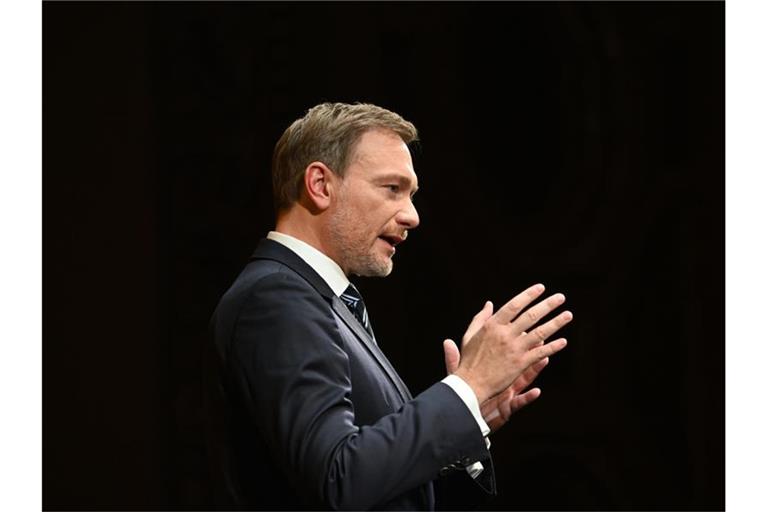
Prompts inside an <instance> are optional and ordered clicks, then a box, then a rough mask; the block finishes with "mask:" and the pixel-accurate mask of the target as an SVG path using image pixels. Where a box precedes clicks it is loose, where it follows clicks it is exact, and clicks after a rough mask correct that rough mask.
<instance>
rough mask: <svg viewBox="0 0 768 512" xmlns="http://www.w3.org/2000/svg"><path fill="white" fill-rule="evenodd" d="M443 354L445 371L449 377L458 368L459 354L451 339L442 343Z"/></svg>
mask: <svg viewBox="0 0 768 512" xmlns="http://www.w3.org/2000/svg"><path fill="white" fill-rule="evenodd" d="M443 352H444V353H445V371H446V372H448V375H450V374H452V373H453V372H455V371H456V370H457V369H458V368H459V361H460V360H461V353H459V347H457V346H456V343H455V342H454V341H453V340H451V339H447V340H445V341H444V342H443Z"/></svg>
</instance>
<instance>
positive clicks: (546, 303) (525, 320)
mask: <svg viewBox="0 0 768 512" xmlns="http://www.w3.org/2000/svg"><path fill="white" fill-rule="evenodd" d="M563 302H565V295H563V294H562V293H556V294H554V295H551V296H550V297H547V299H546V300H543V301H541V302H539V303H538V304H536V305H535V306H531V307H530V308H528V310H526V311H525V313H522V314H521V315H520V316H518V317H517V318H516V319H515V321H514V322H512V328H513V329H514V331H513V332H515V333H523V332H525V330H526V329H528V328H529V327H532V326H534V325H536V324H537V323H538V322H539V320H541V319H542V318H544V317H545V316H547V315H548V314H549V313H550V312H551V311H552V310H554V309H555V308H556V307H558V306H560V305H561V304H562V303H563Z"/></svg>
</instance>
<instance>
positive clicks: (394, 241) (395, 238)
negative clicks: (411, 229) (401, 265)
mask: <svg viewBox="0 0 768 512" xmlns="http://www.w3.org/2000/svg"><path fill="white" fill-rule="evenodd" d="M379 240H382V241H383V242H384V243H385V244H387V245H388V246H389V247H390V248H391V249H392V252H394V251H395V247H396V246H397V245H398V244H399V243H401V242H402V241H403V240H405V238H403V237H401V236H399V235H379Z"/></svg>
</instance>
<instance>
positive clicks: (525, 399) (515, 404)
mask: <svg viewBox="0 0 768 512" xmlns="http://www.w3.org/2000/svg"><path fill="white" fill-rule="evenodd" d="M540 396H541V390H540V389H539V388H533V389H530V390H528V391H526V392H525V393H523V394H522V395H517V396H516V397H514V398H512V400H510V401H509V414H510V415H512V414H514V413H516V412H517V411H519V410H520V409H522V408H523V407H525V406H526V405H528V404H530V403H531V402H533V401H534V400H536V399H537V398H539V397H540ZM507 419H509V416H507Z"/></svg>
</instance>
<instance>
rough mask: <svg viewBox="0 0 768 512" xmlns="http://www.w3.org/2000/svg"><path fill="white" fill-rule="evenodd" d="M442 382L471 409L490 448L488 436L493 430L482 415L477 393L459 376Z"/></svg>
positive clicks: (447, 378) (453, 376)
mask: <svg viewBox="0 0 768 512" xmlns="http://www.w3.org/2000/svg"><path fill="white" fill-rule="evenodd" d="M442 382H443V383H445V384H448V386H449V387H450V388H451V389H452V390H454V391H455V392H456V394H457V395H459V398H461V401H462V402H464V404H465V405H466V406H467V408H468V409H469V412H471V413H472V416H473V417H474V418H475V421H476V422H477V426H478V427H480V432H482V434H483V437H484V438H485V445H486V447H488V448H490V447H491V442H490V441H489V440H488V434H490V433H491V429H490V427H489V426H488V424H487V423H486V422H485V420H484V419H483V415H482V414H481V413H480V404H479V403H478V402H477V396H475V392H474V391H472V388H471V387H470V386H469V384H467V383H466V382H464V379H462V378H461V377H459V376H457V375H449V376H447V377H446V378H444V379H443V380H442Z"/></svg>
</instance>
